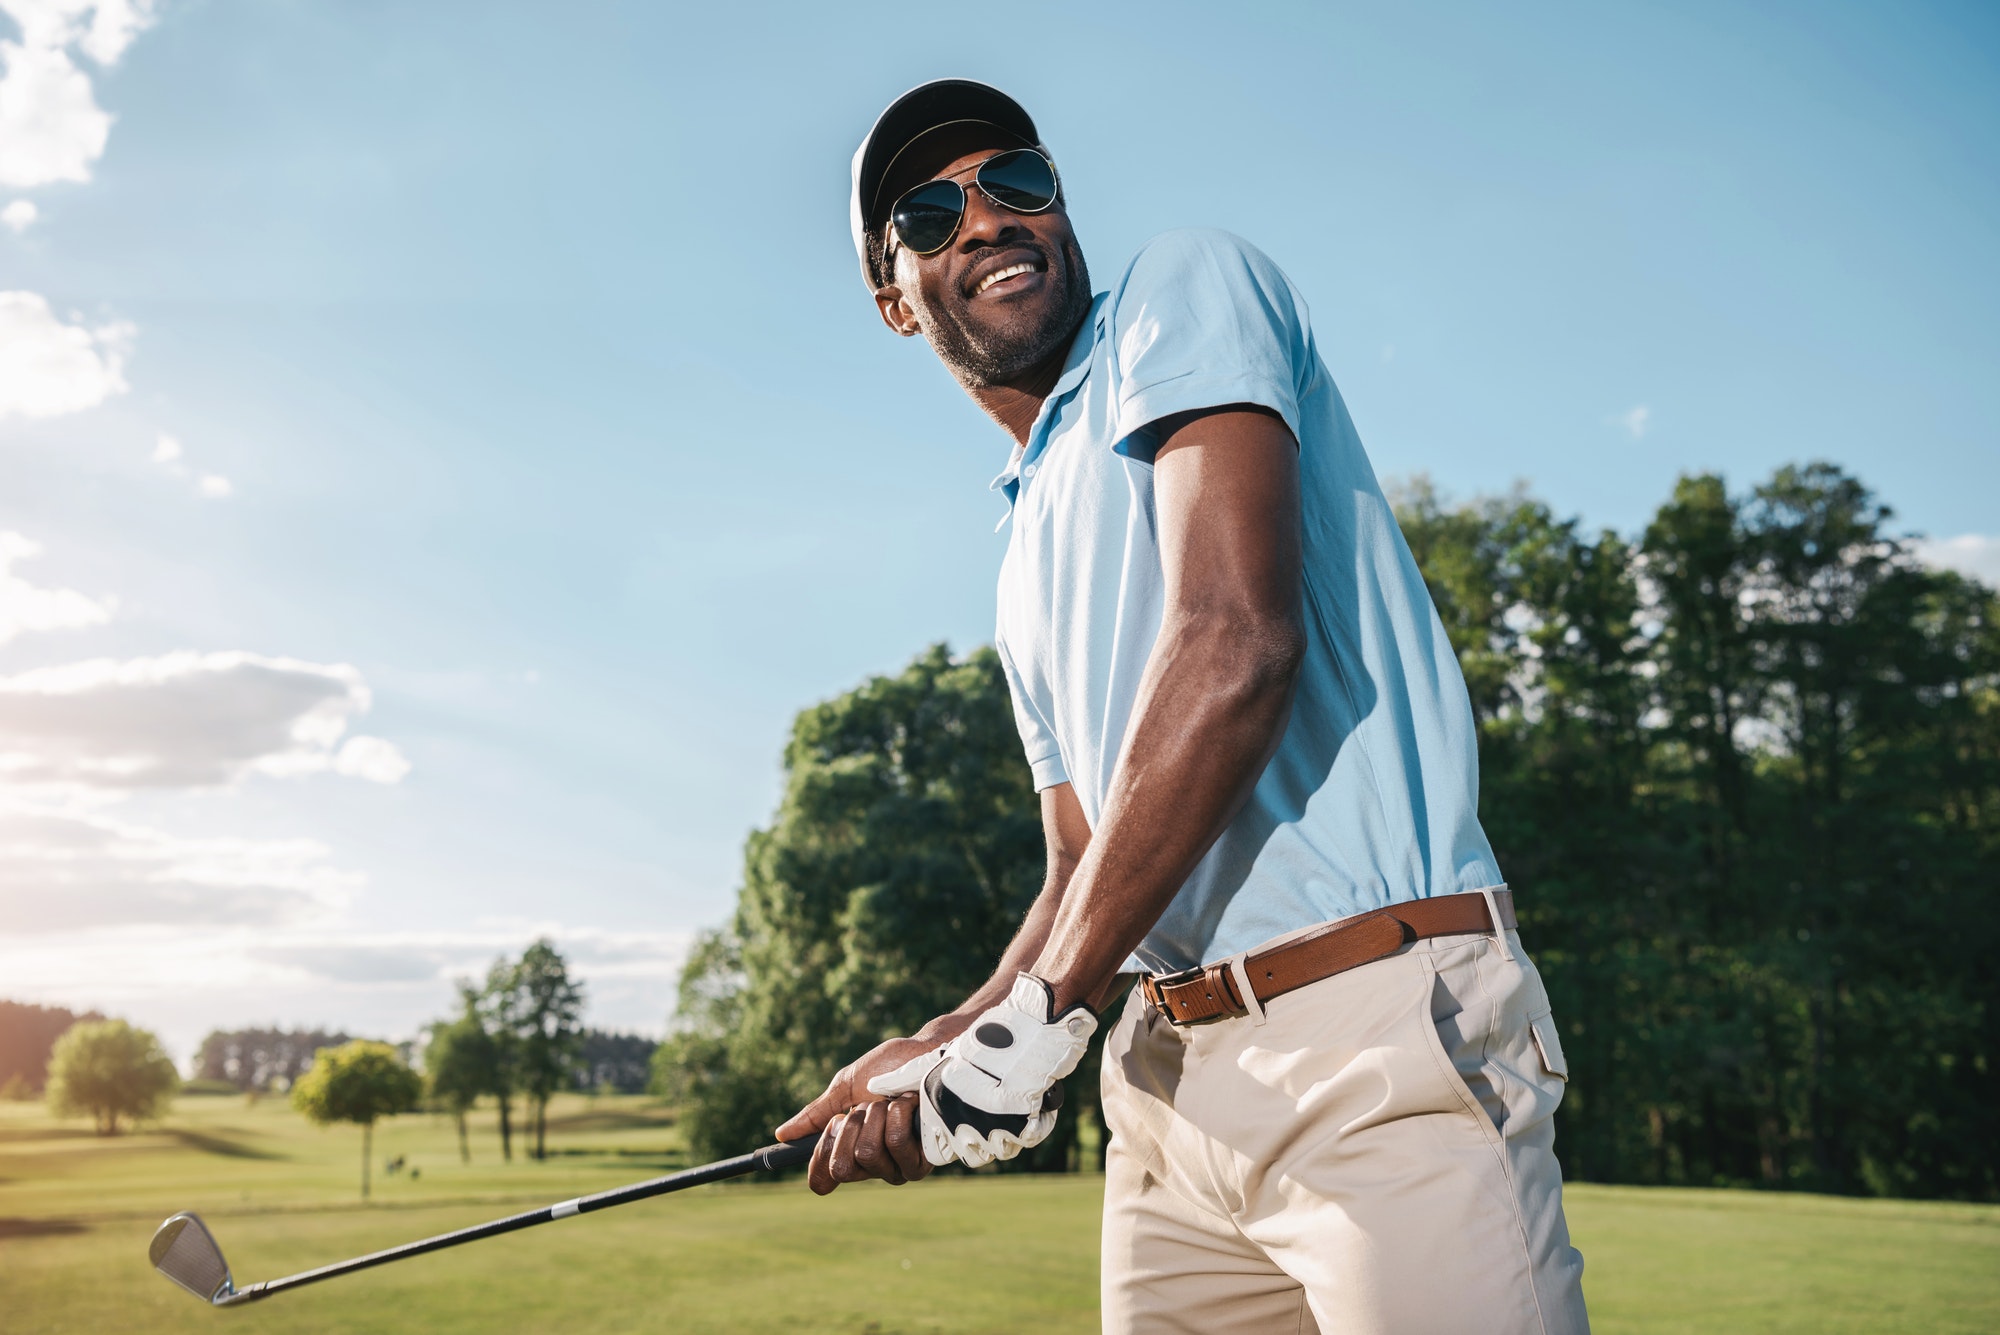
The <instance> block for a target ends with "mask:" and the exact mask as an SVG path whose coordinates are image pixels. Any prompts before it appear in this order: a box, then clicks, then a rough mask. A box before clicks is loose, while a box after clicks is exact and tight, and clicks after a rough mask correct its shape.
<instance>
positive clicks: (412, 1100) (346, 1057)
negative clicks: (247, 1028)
mask: <svg viewBox="0 0 2000 1335" xmlns="http://www.w3.org/2000/svg"><path fill="white" fill-rule="evenodd" d="M423 1092H424V1082H423V1080H422V1078H421V1077H419V1076H418V1075H417V1073H416V1072H415V1071H413V1070H411V1069H410V1068H409V1067H408V1066H406V1065H405V1064H404V1063H403V1059H402V1057H401V1056H399V1055H398V1054H397V1052H396V1049H394V1048H392V1047H390V1046H389V1045H388V1044H387V1043H376V1042H372V1041H370V1040H368V1039H365V1038H357V1039H355V1040H353V1041H352V1042H349V1043H344V1044H342V1045H341V1046H340V1047H337V1048H322V1049H320V1051H319V1052H318V1053H316V1054H315V1055H314V1057H313V1064H312V1069H311V1070H309V1071H307V1072H306V1073H305V1074H304V1075H302V1076H300V1077H299V1078H298V1079H297V1080H296V1081H294V1082H293V1083H292V1106H293V1107H294V1108H296V1109H298V1110H299V1111H300V1112H302V1113H304V1114H305V1115H306V1116H307V1117H308V1118H310V1119H311V1120H312V1121H314V1122H316V1123H318V1124H319V1125H321V1126H327V1125H330V1124H331V1123H334V1122H353V1123H355V1124H356V1125H358V1126H359V1127H360V1128H361V1199H362V1200H364V1201H365V1200H367V1199H368V1169H369V1161H370V1157H371V1155H372V1152H373V1147H374V1136H375V1123H376V1122H377V1121H378V1120H380V1119H381V1118H384V1117H393V1116H395V1115H396V1114H397V1113H405V1112H414V1111H415V1110H416V1107H417V1102H418V1100H419V1099H421V1098H422V1097H423Z"/></svg>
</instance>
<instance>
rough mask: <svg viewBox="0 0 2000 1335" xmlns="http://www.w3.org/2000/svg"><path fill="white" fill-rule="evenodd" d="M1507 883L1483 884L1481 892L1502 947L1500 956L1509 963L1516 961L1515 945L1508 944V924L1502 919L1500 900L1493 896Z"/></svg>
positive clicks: (1497, 941) (1498, 943) (1487, 916)
mask: <svg viewBox="0 0 2000 1335" xmlns="http://www.w3.org/2000/svg"><path fill="white" fill-rule="evenodd" d="M1506 888H1507V883H1506V882H1505V881H1502V882H1501V883H1500V884H1499V885H1482V886H1480V887H1479V893H1480V894H1481V895H1483V896H1485V898H1486V920H1487V921H1488V922H1490V923H1492V924H1493V940H1494V942H1495V943H1496V944H1497V945H1498V946H1499V947H1500V956H1501V958H1503V959H1505V960H1506V961H1507V962H1508V963H1509V964H1512V963H1514V947H1512V946H1510V945H1508V944H1507V925H1506V924H1505V923H1503V922H1501V921H1500V901H1499V900H1497V899H1495V898H1494V897H1493V892H1494V891H1495V890H1505V889H1506Z"/></svg>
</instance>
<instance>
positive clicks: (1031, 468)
mask: <svg viewBox="0 0 2000 1335" xmlns="http://www.w3.org/2000/svg"><path fill="white" fill-rule="evenodd" d="M1040 467H1041V465H1040V464H1029V465H1028V466H1027V467H1026V468H1024V469H1022V470H1021V471H1022V473H1023V474H1024V475H1026V476H1028V477H1033V476H1034V475H1035V470H1036V469H1037V468H1040Z"/></svg>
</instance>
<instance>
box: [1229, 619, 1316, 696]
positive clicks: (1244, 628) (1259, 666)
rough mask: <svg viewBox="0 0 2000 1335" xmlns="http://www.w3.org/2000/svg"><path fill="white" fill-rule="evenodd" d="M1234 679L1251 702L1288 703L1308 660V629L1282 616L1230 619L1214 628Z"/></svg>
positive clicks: (1238, 687) (1237, 690)
mask: <svg viewBox="0 0 2000 1335" xmlns="http://www.w3.org/2000/svg"><path fill="white" fill-rule="evenodd" d="M1214 629H1215V631H1216V632H1217V637H1218V640H1219V641H1220V643H1221V644H1222V645H1223V646H1225V649H1224V652H1225V654H1226V657H1227V660H1228V662H1229V664H1230V667H1231V669H1232V671H1231V672H1230V675H1231V676H1232V677H1234V678H1235V682H1234V685H1235V687H1236V691H1235V693H1236V694H1239V695H1241V696H1243V697H1245V698H1246V699H1248V700H1250V701H1259V702H1261V701H1265V700H1289V699H1291V695H1292V686H1293V684H1294V683H1296V682H1297V681H1298V678H1299V672H1300V670H1301V669H1302V668H1303V667H1304V665H1305V660H1306V634H1305V629H1304V628H1303V627H1302V626H1300V625H1299V622H1298V618H1296V617H1291V616H1283V615H1267V616H1248V617H1243V616H1239V617H1231V618H1229V619H1228V620H1227V621H1226V622H1225V623H1224V624H1220V625H1217V626H1216V627H1215V628H1214Z"/></svg>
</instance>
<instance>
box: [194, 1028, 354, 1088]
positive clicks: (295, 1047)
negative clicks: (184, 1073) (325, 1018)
mask: <svg viewBox="0 0 2000 1335" xmlns="http://www.w3.org/2000/svg"><path fill="white" fill-rule="evenodd" d="M350 1037H352V1036H351V1035H349V1034H344V1033H340V1032H339V1031H337V1030H336V1031H328V1030H324V1029H217V1030H214V1031H212V1032H211V1033H210V1034H209V1035H208V1037H206V1038H204V1039H203V1040H202V1041H201V1049H200V1050H199V1051H198V1052H196V1053H195V1058H194V1067H195V1069H194V1074H195V1078H196V1079H197V1080H226V1081H228V1082H229V1083H230V1084H232V1085H234V1086H236V1088H238V1089H240V1090H243V1091H244V1092H245V1093H250V1092H256V1093H267V1092H271V1091H276V1092H278V1093H283V1092H284V1091H285V1090H287V1089H290V1088H291V1087H292V1082H293V1081H294V1080H297V1079H298V1078H299V1077H300V1076H302V1075H304V1074H305V1073H306V1072H307V1071H308V1070H309V1069H311V1067H312V1063H313V1054H315V1053H317V1052H318V1051H319V1050H320V1049H321V1048H337V1047H339V1046H340V1045H341V1044H342V1043H345V1042H347V1041H348V1040H349V1038H350Z"/></svg>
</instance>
